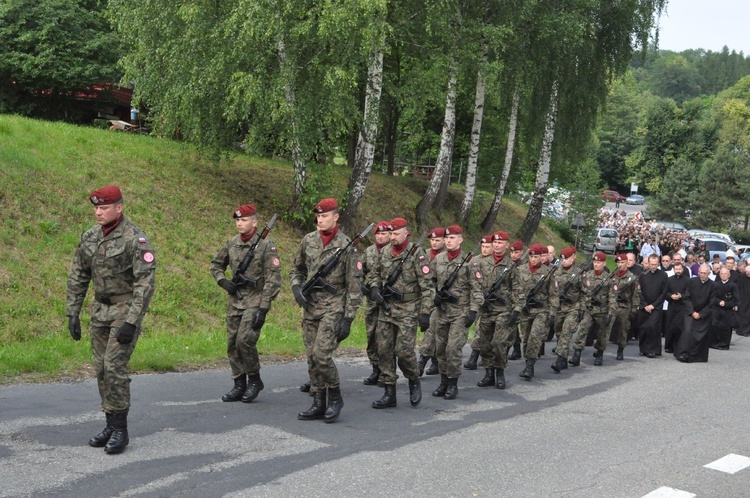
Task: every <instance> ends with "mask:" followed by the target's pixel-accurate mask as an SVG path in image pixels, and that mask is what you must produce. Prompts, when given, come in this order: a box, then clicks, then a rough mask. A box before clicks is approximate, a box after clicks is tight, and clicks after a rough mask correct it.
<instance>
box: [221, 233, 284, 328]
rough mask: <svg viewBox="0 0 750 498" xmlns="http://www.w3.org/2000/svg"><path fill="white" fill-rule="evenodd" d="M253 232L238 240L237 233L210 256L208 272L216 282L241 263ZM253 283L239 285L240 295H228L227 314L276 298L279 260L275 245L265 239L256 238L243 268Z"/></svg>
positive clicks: (278, 285)
mask: <svg viewBox="0 0 750 498" xmlns="http://www.w3.org/2000/svg"><path fill="white" fill-rule="evenodd" d="M256 239H257V236H254V237H252V238H251V239H250V240H249V241H247V242H242V239H241V238H240V235H239V234H237V235H235V236H234V237H232V238H231V239H229V241H228V242H227V243H226V244H224V247H222V248H221V249H219V252H217V253H216V256H214V259H213V260H211V269H210V271H211V275H213V277H214V279H215V280H216V281H217V282H218V281H219V280H221V279H222V278H229V280H231V279H232V277H234V274H235V272H236V271H237V268H238V267H239V266H240V263H242V259H243V258H244V257H245V254H247V251H249V250H250V247H251V246H252V245H253V244H254V243H255V240H256ZM227 268H229V271H230V272H231V274H230V275H229V276H228V277H227V275H226V273H225V272H226V269H227ZM243 275H244V276H245V277H247V278H248V279H249V280H251V281H255V285H252V284H248V285H244V286H241V287H239V291H240V293H241V294H242V299H237V297H236V296H234V295H230V296H229V304H228V306H227V313H228V314H235V315H237V314H239V315H241V314H242V311H243V310H245V309H247V308H255V307H258V308H265V309H269V308H270V307H271V301H273V300H274V299H276V296H278V295H279V290H280V289H281V262H280V261H279V254H278V253H277V252H276V246H275V245H274V243H273V242H272V241H270V240H269V239H260V241H259V242H258V247H256V248H255V252H254V253H253V259H252V260H251V261H250V265H248V267H247V270H245V273H244V274H243Z"/></svg>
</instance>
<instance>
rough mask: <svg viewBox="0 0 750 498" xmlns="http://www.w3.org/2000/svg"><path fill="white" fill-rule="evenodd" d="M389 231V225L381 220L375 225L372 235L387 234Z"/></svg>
mask: <svg viewBox="0 0 750 498" xmlns="http://www.w3.org/2000/svg"><path fill="white" fill-rule="evenodd" d="M390 229H391V224H390V223H388V222H387V221H385V220H383V221H381V222H380V223H378V224H377V225H375V231H374V232H373V233H380V232H388V231H390Z"/></svg>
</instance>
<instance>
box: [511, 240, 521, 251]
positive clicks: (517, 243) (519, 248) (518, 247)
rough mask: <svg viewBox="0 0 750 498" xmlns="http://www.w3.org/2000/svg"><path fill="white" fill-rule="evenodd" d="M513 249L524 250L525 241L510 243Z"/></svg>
mask: <svg viewBox="0 0 750 498" xmlns="http://www.w3.org/2000/svg"><path fill="white" fill-rule="evenodd" d="M510 250H511V251H523V242H521V241H520V240H517V241H515V242H513V243H512V244H511V245H510Z"/></svg>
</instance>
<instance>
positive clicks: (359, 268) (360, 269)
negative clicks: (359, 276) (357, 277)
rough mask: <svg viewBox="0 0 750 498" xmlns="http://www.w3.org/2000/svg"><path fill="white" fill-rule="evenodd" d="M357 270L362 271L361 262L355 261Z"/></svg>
mask: <svg viewBox="0 0 750 498" xmlns="http://www.w3.org/2000/svg"><path fill="white" fill-rule="evenodd" d="M357 270H359V271H362V262H361V261H357Z"/></svg>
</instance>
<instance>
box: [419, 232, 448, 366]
mask: <svg viewBox="0 0 750 498" xmlns="http://www.w3.org/2000/svg"><path fill="white" fill-rule="evenodd" d="M427 239H428V240H429V241H430V268H431V269H432V272H431V274H432V283H433V286H435V285H437V282H436V280H435V278H436V277H435V275H437V274H436V273H435V258H436V257H437V255H438V254H440V253H441V252H443V251H444V250H445V229H444V228H440V227H437V228H433V229H432V230H430V232H429V233H428V234H427ZM436 320H437V311H435V310H433V311H432V313H431V314H430V328H428V329H427V330H425V331H424V338H423V339H422V344H420V346H419V376H420V377H421V376H422V373H426V374H427V375H437V374H438V373H440V372H439V370H438V361H437V353H436V352H435V347H436V345H435V329H436V328H437V327H435V323H436ZM428 361H430V368H428V369H427V372H425V367H426V366H427V362H428Z"/></svg>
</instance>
